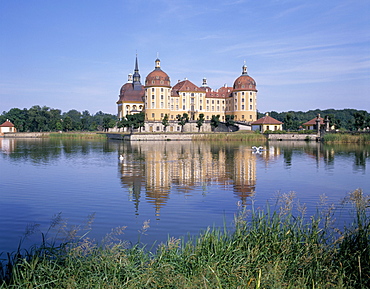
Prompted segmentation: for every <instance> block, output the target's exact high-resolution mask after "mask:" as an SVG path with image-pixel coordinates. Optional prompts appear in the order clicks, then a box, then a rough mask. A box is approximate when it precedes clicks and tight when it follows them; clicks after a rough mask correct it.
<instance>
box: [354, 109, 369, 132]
mask: <svg viewBox="0 0 370 289" xmlns="http://www.w3.org/2000/svg"><path fill="white" fill-rule="evenodd" d="M353 117H354V118H355V123H354V126H355V128H356V130H359V129H362V128H365V127H366V111H363V110H360V111H356V112H355V113H354V114H353Z"/></svg>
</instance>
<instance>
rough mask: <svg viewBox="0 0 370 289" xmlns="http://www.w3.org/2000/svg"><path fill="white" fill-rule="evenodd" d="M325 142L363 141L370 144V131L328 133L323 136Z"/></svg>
mask: <svg viewBox="0 0 370 289" xmlns="http://www.w3.org/2000/svg"><path fill="white" fill-rule="evenodd" d="M323 141H324V142H325V143H362V144H370V133H354V134H351V133H327V134H325V135H324V136H323Z"/></svg>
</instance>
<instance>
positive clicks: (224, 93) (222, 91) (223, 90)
mask: <svg viewBox="0 0 370 289" xmlns="http://www.w3.org/2000/svg"><path fill="white" fill-rule="evenodd" d="M232 91H233V88H232V87H227V86H222V87H220V88H219V89H218V90H216V91H214V90H207V93H206V97H213V98H226V97H229V96H231V93H232Z"/></svg>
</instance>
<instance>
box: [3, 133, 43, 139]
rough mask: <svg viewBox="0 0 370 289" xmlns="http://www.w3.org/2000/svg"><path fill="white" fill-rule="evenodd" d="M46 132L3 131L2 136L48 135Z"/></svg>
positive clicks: (27, 136) (33, 136)
mask: <svg viewBox="0 0 370 289" xmlns="http://www.w3.org/2000/svg"><path fill="white" fill-rule="evenodd" d="M49 134H50V133H48V132H7V133H4V135H3V137H9V138H10V137H11V138H14V137H15V138H41V137H49Z"/></svg>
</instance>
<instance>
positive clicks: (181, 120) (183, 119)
mask: <svg viewBox="0 0 370 289" xmlns="http://www.w3.org/2000/svg"><path fill="white" fill-rule="evenodd" d="M176 119H177V120H178V125H180V126H181V132H183V131H184V125H185V124H187V123H188V122H189V115H188V114H187V113H183V114H182V115H181V114H178V115H177V116H176Z"/></svg>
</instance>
